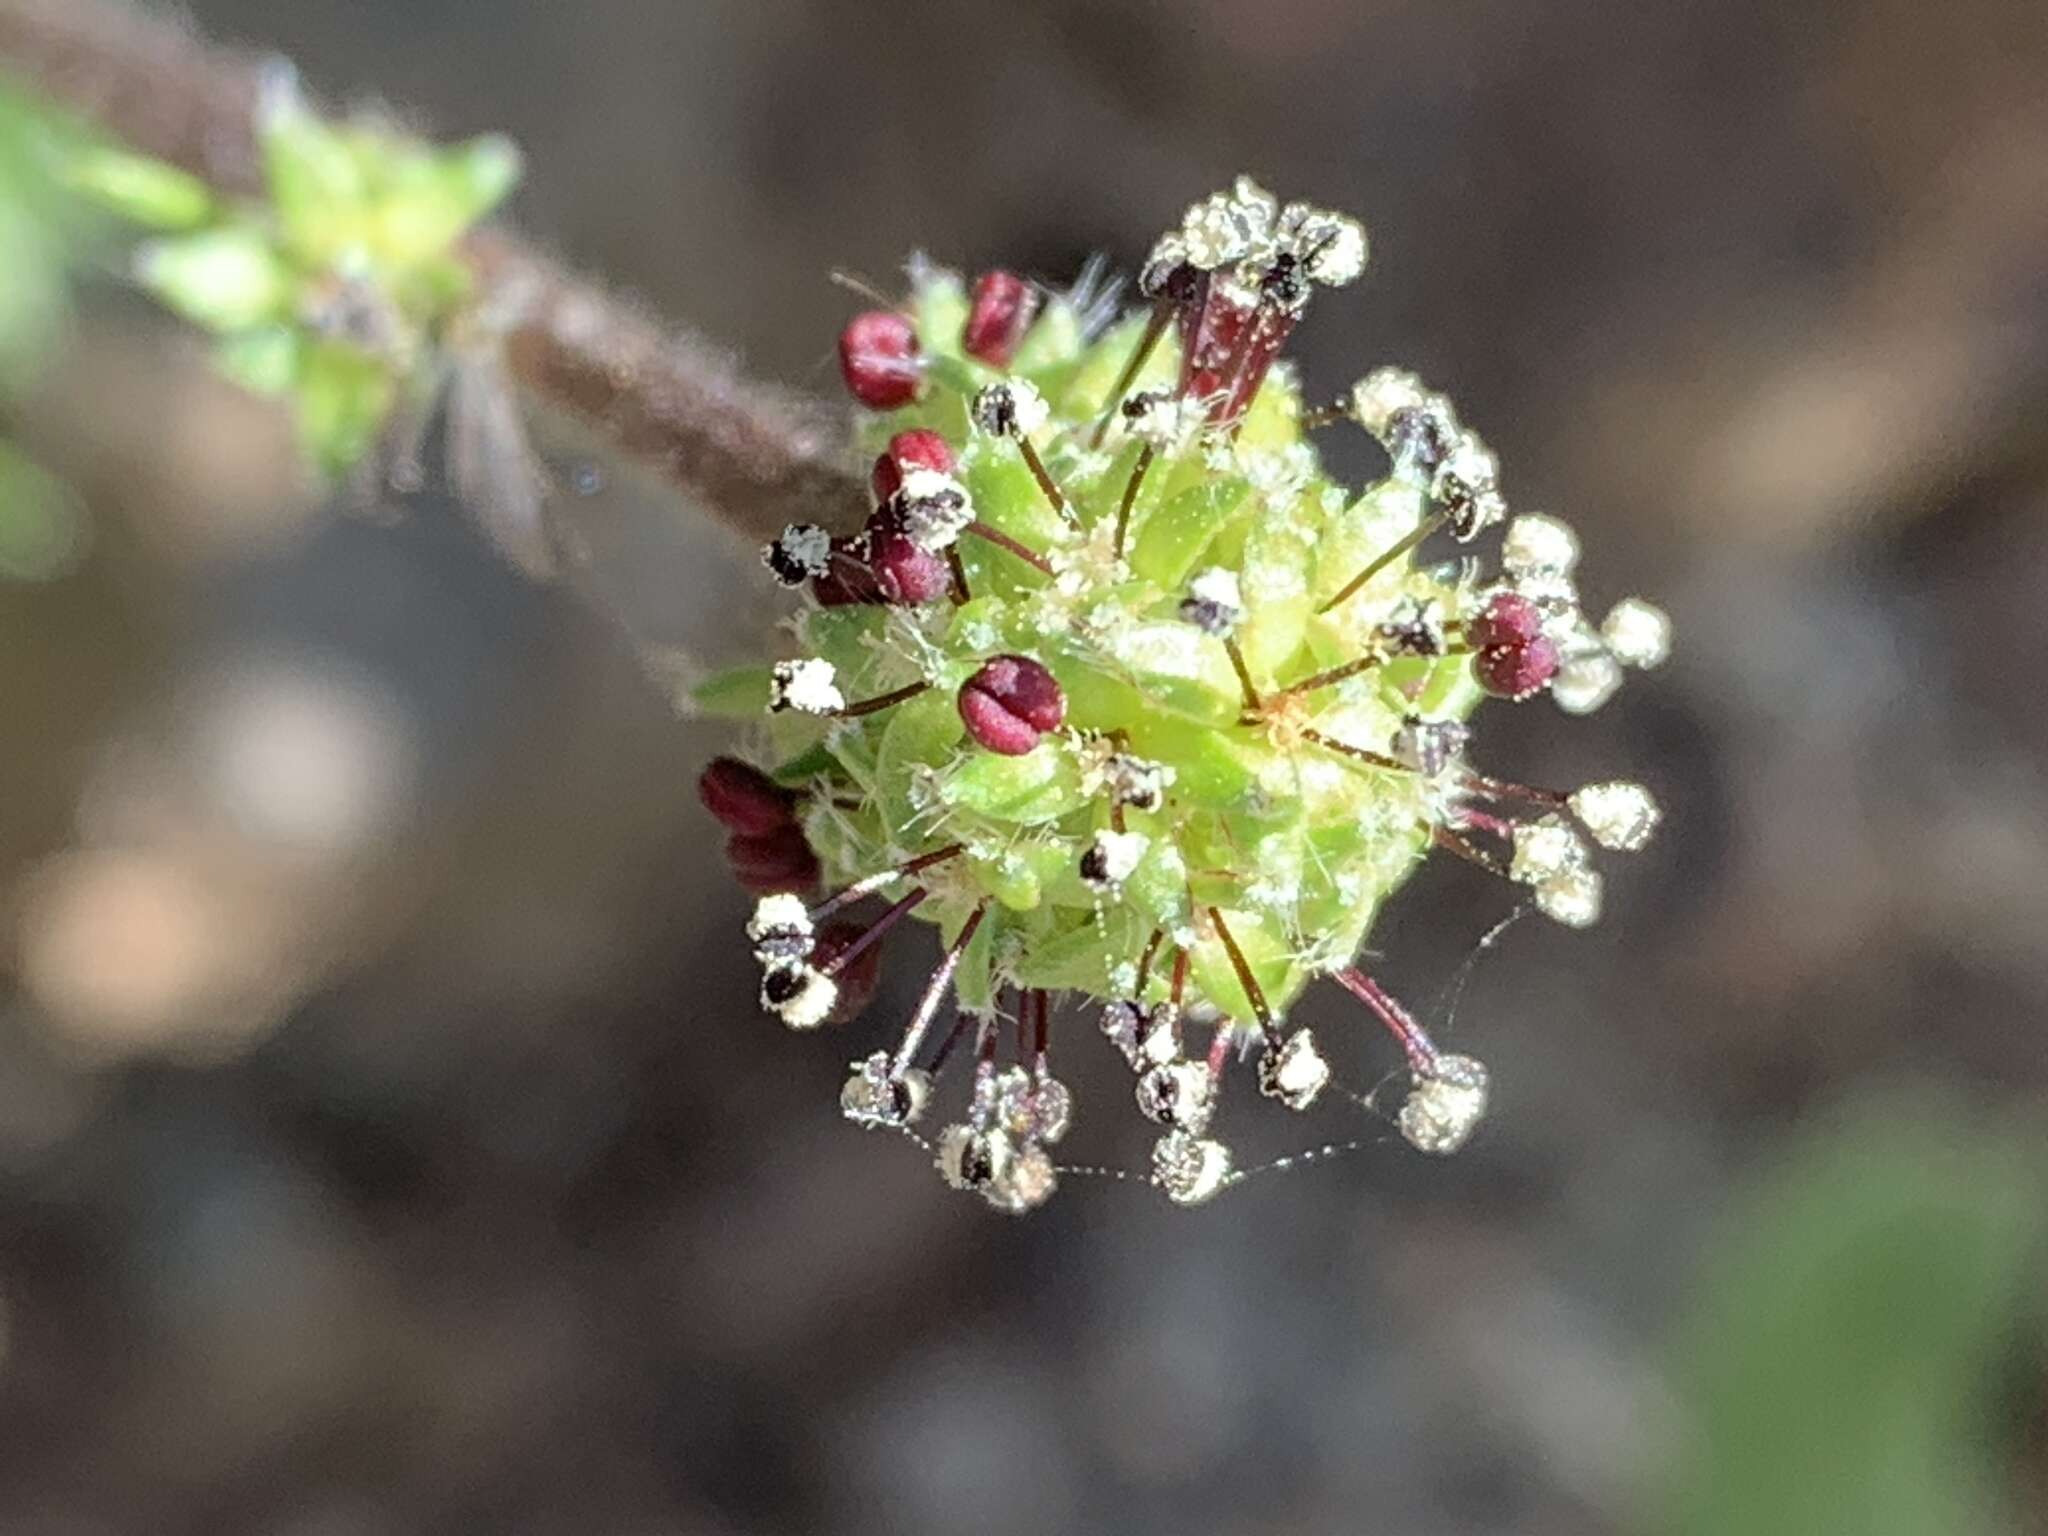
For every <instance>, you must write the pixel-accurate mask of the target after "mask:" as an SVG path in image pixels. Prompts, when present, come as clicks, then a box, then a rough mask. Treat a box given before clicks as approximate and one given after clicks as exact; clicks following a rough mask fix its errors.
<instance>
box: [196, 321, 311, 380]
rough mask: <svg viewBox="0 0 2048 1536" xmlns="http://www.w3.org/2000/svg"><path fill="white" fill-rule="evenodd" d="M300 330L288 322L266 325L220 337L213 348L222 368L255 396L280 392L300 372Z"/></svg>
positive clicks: (216, 359) (215, 357)
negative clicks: (286, 323) (293, 327)
mask: <svg viewBox="0 0 2048 1536" xmlns="http://www.w3.org/2000/svg"><path fill="white" fill-rule="evenodd" d="M299 351H300V343H299V333H298V332H297V331H295V330H293V329H292V328H291V327H290V326H287V325H266V326H261V327H259V328H258V329H256V330H252V331H237V332H235V333H234V334H233V335H229V336H223V337H222V338H221V339H220V343H219V345H217V346H216V347H215V348H214V352H213V355H214V359H215V361H216V362H218V363H219V364H220V368H221V371H222V372H223V373H225V374H226V375H227V376H228V377H229V378H231V379H233V380H234V381H235V382H236V383H237V384H239V385H241V386H242V388H244V389H246V390H248V391H249V392H250V393H251V394H256V395H282V394H284V393H285V392H286V391H288V390H289V389H290V388H291V387H292V384H293V382H294V381H295V380H296V379H297V378H298V373H299Z"/></svg>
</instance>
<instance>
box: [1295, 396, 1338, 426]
mask: <svg viewBox="0 0 2048 1536" xmlns="http://www.w3.org/2000/svg"><path fill="white" fill-rule="evenodd" d="M1350 419H1351V412H1350V411H1349V409H1347V408H1346V406H1345V404H1344V402H1343V401H1341V400H1340V401H1338V402H1337V403H1336V404H1334V405H1312V406H1310V407H1309V408H1308V409H1307V410H1305V411H1303V412H1302V413H1301V417H1300V421H1301V425H1302V430H1303V431H1306V432H1313V431H1315V430H1316V429H1317V428H1319V427H1334V426H1335V425H1336V424H1337V423H1338V422H1340V421H1348V420H1350Z"/></svg>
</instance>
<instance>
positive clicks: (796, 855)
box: [725, 822, 819, 896]
mask: <svg viewBox="0 0 2048 1536" xmlns="http://www.w3.org/2000/svg"><path fill="white" fill-rule="evenodd" d="M725 861H726V863H728V864H730V865H731V866H732V872H733V877H734V878H735V879H737V880H738V881H739V883H740V885H741V886H742V887H743V888H744V889H745V890H747V891H748V892H749V893H750V894H752V895H755V896H779V895H791V896H802V895H806V894H808V893H809V892H811V891H812V890H815V889H816V888H817V884H818V874H819V870H818V856H817V855H816V854H815V853H813V852H811V845H810V844H809V843H807V842H805V841H804V829H803V828H802V827H800V826H797V825H796V824H795V823H794V822H792V823H791V824H790V825H788V826H786V827H781V828H778V829H777V830H776V831H773V832H756V833H745V832H742V833H736V834H735V835H734V836H732V837H730V838H728V839H726V844H725Z"/></svg>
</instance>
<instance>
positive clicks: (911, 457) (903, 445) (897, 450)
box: [868, 427, 955, 505]
mask: <svg viewBox="0 0 2048 1536" xmlns="http://www.w3.org/2000/svg"><path fill="white" fill-rule="evenodd" d="M954 467H955V461H954V458H953V450H952V449H951V448H950V447H949V446H947V443H946V440H945V439H944V438H943V437H941V436H939V434H938V433H936V432H933V431H931V430H930V429H929V428H926V427H915V428H912V429H911V430H910V431H908V432H898V433H897V434H896V435H895V436H894V437H892V438H890V439H889V447H888V449H887V451H885V452H884V453H883V454H882V455H881V457H879V458H878V459H876V460H875V468H874V473H873V474H871V475H870V476H869V477H868V484H869V485H870V486H871V487H872V488H873V489H874V493H875V501H876V504H877V505H879V504H880V503H882V502H885V501H887V500H888V499H889V498H890V497H891V496H894V495H895V494H896V493H897V492H898V491H900V490H902V489H903V472H904V471H905V470H909V469H932V470H937V471H938V472H939V473H940V474H942V475H950V474H951V473H953V470H954Z"/></svg>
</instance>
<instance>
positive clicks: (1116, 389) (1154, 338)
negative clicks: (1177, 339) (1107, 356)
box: [1088, 299, 1173, 448]
mask: <svg viewBox="0 0 2048 1536" xmlns="http://www.w3.org/2000/svg"><path fill="white" fill-rule="evenodd" d="M1172 318H1173V304H1172V302H1171V301H1170V300H1167V299H1161V300H1160V301H1159V302H1158V303H1157V304H1155V305H1153V306H1152V315H1151V318H1150V319H1148V320H1147V321H1146V322H1145V334H1144V335H1142V336H1140V337H1139V338H1138V345H1137V346H1136V347H1134V348H1133V349H1132V350H1131V356H1130V359H1129V361H1127V362H1126V363H1125V364H1124V371H1123V372H1122V373H1120V374H1118V375H1117V376H1116V383H1115V384H1113V385H1111V386H1110V390H1109V403H1108V404H1107V405H1105V406H1103V408H1102V415H1101V416H1099V417H1098V418H1096V422H1095V430H1094V431H1093V432H1091V433H1089V434H1088V446H1089V447H1090V448H1100V447H1101V446H1102V439H1103V437H1104V436H1105V435H1106V434H1107V433H1108V431H1109V424H1110V422H1111V421H1112V420H1114V419H1115V417H1116V413H1117V407H1118V406H1120V405H1122V404H1123V400H1124V396H1125V394H1127V393H1128V392H1129V391H1130V387H1131V385H1132V383H1133V382H1134V381H1135V380H1136V379H1137V377H1138V374H1139V372H1140V371H1141V370H1142V369H1143V368H1144V366H1145V360H1146V359H1147V358H1148V357H1150V356H1151V355H1152V349H1153V348H1154V347H1156V346H1158V345H1159V338H1160V337H1161V336H1163V335H1164V334H1165V333H1166V322H1167V321H1168V320H1170V319H1172Z"/></svg>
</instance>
